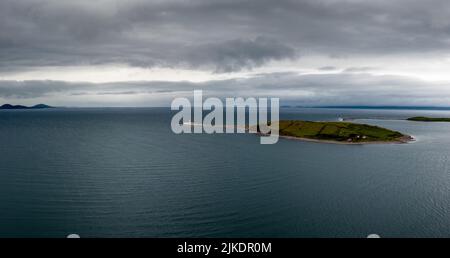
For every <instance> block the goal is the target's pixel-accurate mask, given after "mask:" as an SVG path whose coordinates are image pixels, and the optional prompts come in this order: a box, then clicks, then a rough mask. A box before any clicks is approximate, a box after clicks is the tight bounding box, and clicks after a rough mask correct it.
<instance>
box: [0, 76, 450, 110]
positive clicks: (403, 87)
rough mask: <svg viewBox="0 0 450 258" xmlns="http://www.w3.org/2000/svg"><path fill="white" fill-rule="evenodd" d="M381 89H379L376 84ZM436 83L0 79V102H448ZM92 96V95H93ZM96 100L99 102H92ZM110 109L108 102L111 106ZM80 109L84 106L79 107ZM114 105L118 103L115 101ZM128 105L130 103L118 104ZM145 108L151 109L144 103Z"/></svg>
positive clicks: (281, 79)
mask: <svg viewBox="0 0 450 258" xmlns="http://www.w3.org/2000/svg"><path fill="white" fill-rule="evenodd" d="M381 85H382V86H381ZM442 86H443V85H441V84H439V83H425V82H421V81H417V80H416V79H411V78H407V77H399V76H373V75H368V74H350V73H349V74H347V73H340V74H332V75H331V74H329V75H299V74H294V73H273V74H261V75H259V76H257V77H254V78H250V79H234V80H222V81H210V82H207V83H188V82H129V83H104V84H89V83H67V82H57V81H25V82H16V81H0V98H4V99H10V100H11V99H15V100H18V101H23V100H24V99H27V100H28V101H27V102H33V99H35V98H40V99H41V100H46V99H48V101H49V103H50V104H52V103H51V99H52V97H54V96H56V97H57V98H58V99H60V100H64V99H67V100H70V98H72V97H74V96H75V97H76V96H80V95H81V96H90V97H94V99H93V100H92V101H94V102H92V101H91V102H90V104H92V105H94V106H95V105H99V103H101V96H102V95H108V96H113V95H117V96H124V95H127V96H138V95H147V94H148V95H151V96H152V97H153V98H154V99H157V98H163V97H165V98H166V100H167V101H165V102H164V101H163V102H161V101H160V102H158V105H165V106H168V105H170V100H171V99H172V97H174V96H187V97H189V96H192V93H193V92H192V91H193V90H194V89H202V90H204V94H205V95H206V96H218V97H235V96H244V97H245V96H253V97H255V96H260V97H280V98H281V101H282V103H285V104H286V103H294V104H300V105H310V106H318V105H341V104H342V103H346V104H348V105H399V103H401V105H441V106H445V105H447V103H449V101H450V97H449V96H450V90H445V91H444V90H442ZM96 96H97V97H96ZM96 98H97V100H98V102H95V99H96ZM111 103H112V105H114V103H113V102H111ZM79 104H80V105H83V103H79ZM116 104H117V103H116ZM118 104H121V105H128V106H133V105H135V103H134V102H129V103H123V102H121V103H118ZM145 105H152V103H146V104H145Z"/></svg>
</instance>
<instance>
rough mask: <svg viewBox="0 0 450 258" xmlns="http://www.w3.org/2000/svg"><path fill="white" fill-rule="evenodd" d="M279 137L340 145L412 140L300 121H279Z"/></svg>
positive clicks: (354, 126) (377, 130)
mask: <svg viewBox="0 0 450 258" xmlns="http://www.w3.org/2000/svg"><path fill="white" fill-rule="evenodd" d="M258 131H259V130H258ZM279 135H280V137H284V138H289V139H299V140H306V141H315V142H326V143H340V144H370V143H407V142H410V141H413V140H414V138H413V137H411V136H409V135H405V134H402V133H400V132H397V131H392V130H389V129H385V128H382V127H378V126H373V125H367V124H359V123H349V122H313V121H302V120H281V121H279Z"/></svg>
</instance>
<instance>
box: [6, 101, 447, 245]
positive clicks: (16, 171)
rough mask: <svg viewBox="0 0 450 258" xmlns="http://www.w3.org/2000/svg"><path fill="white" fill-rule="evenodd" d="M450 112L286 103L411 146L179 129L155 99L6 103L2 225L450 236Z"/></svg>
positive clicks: (298, 114)
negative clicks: (150, 103)
mask: <svg viewBox="0 0 450 258" xmlns="http://www.w3.org/2000/svg"><path fill="white" fill-rule="evenodd" d="M413 115H414V116H415V115H429V116H446V117H450V112H448V111H413V110H408V111H399V110H351V109H347V110H344V109H294V108H292V109H283V110H282V112H281V117H282V118H286V119H287V118H289V119H308V120H336V119H337V117H340V116H343V117H347V118H357V119H358V120H356V121H357V122H364V123H368V124H374V125H380V126H383V127H387V128H390V129H394V130H399V131H401V132H404V133H407V134H411V135H413V136H415V137H416V138H417V139H418V140H417V142H415V143H411V144H387V145H364V146H354V145H333V144H323V143H311V142H301V141H295V140H286V139H280V141H279V142H278V143H277V144H275V145H260V144H259V137H257V136H255V135H248V134H241V135H226V134H215V135H207V134H201V135H194V134H190V135H188V134H184V135H175V134H173V133H172V131H171V129H170V120H171V113H170V112H169V110H168V109H164V108H148V109H132V108H123V109H120V108H117V109H52V110H11V111H0V237H65V236H66V235H67V234H70V233H77V234H80V235H81V236H82V237H366V236H367V235H368V234H371V233H376V234H379V235H381V236H385V237H450V123H420V122H407V121H402V120H400V119H402V118H406V117H409V116H413Z"/></svg>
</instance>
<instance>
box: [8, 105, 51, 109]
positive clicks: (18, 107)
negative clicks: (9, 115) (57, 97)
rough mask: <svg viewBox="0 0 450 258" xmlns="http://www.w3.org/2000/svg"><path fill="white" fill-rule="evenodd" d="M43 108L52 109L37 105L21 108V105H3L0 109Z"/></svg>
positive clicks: (22, 107)
mask: <svg viewBox="0 0 450 258" xmlns="http://www.w3.org/2000/svg"><path fill="white" fill-rule="evenodd" d="M44 108H53V107H51V106H48V105H45V104H37V105H34V106H31V107H27V106H22V105H11V104H4V105H2V106H0V109H44Z"/></svg>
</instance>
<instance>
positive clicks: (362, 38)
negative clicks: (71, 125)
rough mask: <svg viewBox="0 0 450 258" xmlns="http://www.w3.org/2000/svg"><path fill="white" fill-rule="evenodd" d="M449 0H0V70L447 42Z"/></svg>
mask: <svg viewBox="0 0 450 258" xmlns="http://www.w3.org/2000/svg"><path fill="white" fill-rule="evenodd" d="M449 16H450V4H449V3H448V1H446V0H430V1H423V0H396V1H392V0H389V1H388V0H381V1H360V0H303V1H293V0H292V1H290V0H279V1H271V0H242V1H237V0H222V1H220V0H219V1H209V0H204V1H199V0H191V1H174V0H168V1H139V0H131V1H115V0H97V1H87V0H81V1H70V2H69V1H58V0H22V1H16V0H0V71H3V72H7V71H15V70H23V69H31V68H33V67H39V66H65V65H83V64H103V63H126V64H130V65H133V66H139V67H154V66H162V67H182V68H197V69H206V70H211V71H215V72H230V71H238V70H241V69H246V68H252V67H256V66H261V65H264V64H265V63H267V62H269V61H271V60H281V59H287V58H296V57H298V56H301V55H302V54H310V53H320V54H322V55H329V56H347V55H354V54H358V55H367V56H370V55H374V54H376V55H380V54H393V53H394V54H397V53H403V54H408V53H423V52H426V53H435V54H440V53H442V52H443V51H449V50H450V20H449V19H448V17H449Z"/></svg>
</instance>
